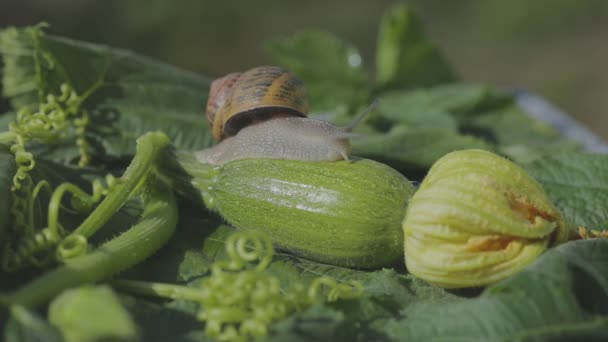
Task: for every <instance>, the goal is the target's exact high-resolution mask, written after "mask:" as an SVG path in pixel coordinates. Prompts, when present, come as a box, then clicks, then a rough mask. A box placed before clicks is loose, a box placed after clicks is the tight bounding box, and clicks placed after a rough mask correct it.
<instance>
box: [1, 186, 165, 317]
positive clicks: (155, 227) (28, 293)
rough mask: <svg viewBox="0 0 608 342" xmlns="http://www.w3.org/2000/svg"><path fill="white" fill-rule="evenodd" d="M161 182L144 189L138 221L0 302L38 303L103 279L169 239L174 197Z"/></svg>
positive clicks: (31, 304)
mask: <svg viewBox="0 0 608 342" xmlns="http://www.w3.org/2000/svg"><path fill="white" fill-rule="evenodd" d="M152 181H154V180H152ZM162 184H163V183H158V182H157V183H150V187H148V188H147V191H146V198H145V207H144V213H143V216H142V218H141V221H140V222H139V223H137V224H136V225H134V226H133V227H131V228H130V229H129V230H127V231H125V232H124V233H122V234H121V235H119V236H118V237H116V238H114V239H112V240H110V241H109V242H107V243H105V244H103V245H102V246H101V247H99V248H98V249H96V250H94V251H92V252H90V253H89V254H86V255H84V256H81V257H77V258H74V259H68V260H67V261H66V263H65V265H63V266H60V267H59V268H57V269H54V270H52V271H50V272H48V273H46V274H44V275H42V276H41V277H39V278H37V279H35V280H34V281H32V282H30V283H29V284H27V285H25V286H23V287H21V288H20V289H18V290H16V291H15V292H13V293H11V294H8V295H6V296H3V297H0V304H3V305H11V304H20V305H25V306H37V305H41V304H44V303H46V302H47V301H49V300H50V299H51V298H53V297H54V296H56V295H57V294H59V293H60V292H61V291H63V290H64V289H66V288H70V287H75V286H78V285H82V284H87V283H93V282H98V281H101V280H104V279H107V278H108V277H110V276H111V275H113V274H116V273H117V272H120V271H122V270H124V269H127V268H129V267H131V266H133V265H135V264H137V263H139V262H141V261H142V260H144V259H146V258H147V257H149V256H150V255H152V254H153V253H154V252H155V251H156V250H158V249H159V248H160V247H161V246H162V245H163V244H165V242H167V241H168V240H169V238H170V237H171V236H172V235H173V232H174V231H175V226H176V224H177V204H176V200H175V197H174V195H173V192H172V191H171V189H168V188H167V187H164V186H160V185H162Z"/></svg>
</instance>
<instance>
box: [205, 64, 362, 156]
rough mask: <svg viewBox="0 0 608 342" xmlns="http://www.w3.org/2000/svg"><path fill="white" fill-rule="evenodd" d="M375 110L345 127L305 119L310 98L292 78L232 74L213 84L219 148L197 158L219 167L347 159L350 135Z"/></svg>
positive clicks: (261, 70) (269, 70)
mask: <svg viewBox="0 0 608 342" xmlns="http://www.w3.org/2000/svg"><path fill="white" fill-rule="evenodd" d="M373 107H374V105H372V106H370V108H368V110H366V111H365V112H363V113H361V114H360V115H358V116H357V117H356V118H355V119H354V120H353V122H352V123H351V124H349V125H348V126H346V127H338V126H335V125H334V124H332V123H330V122H328V121H323V120H317V119H312V118H307V117H306V114H307V112H308V96H307V93H306V90H305V88H304V86H303V83H302V81H300V80H299V79H298V78H297V77H296V76H295V75H294V74H292V73H290V72H288V71H286V70H284V69H282V68H279V67H272V66H262V67H257V68H253V69H250V70H248V71H246V72H243V73H232V74H228V75H226V76H224V77H222V78H219V79H217V80H215V81H214V82H213V83H212V84H211V90H210V93H209V100H208V102H207V120H208V121H209V124H210V125H211V127H212V131H213V136H214V138H215V139H216V140H219V143H218V144H217V145H215V146H213V147H211V148H208V149H205V150H202V151H199V152H197V153H196V158H197V159H198V160H199V161H200V162H203V163H208V164H215V165H222V164H224V163H227V162H230V161H233V160H238V159H246V158H270V159H290V160H303V161H314V162H320V161H336V160H342V159H345V160H348V159H349V156H350V154H351V145H350V141H349V137H350V136H351V134H350V132H351V131H352V129H353V128H354V127H355V126H356V125H357V123H358V122H359V121H361V119H362V118H363V117H365V115H367V114H368V113H369V112H370V111H371V109H373Z"/></svg>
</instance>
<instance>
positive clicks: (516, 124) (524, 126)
mask: <svg viewBox="0 0 608 342" xmlns="http://www.w3.org/2000/svg"><path fill="white" fill-rule="evenodd" d="M461 130H462V131H464V132H466V133H469V134H474V135H477V136H481V137H484V139H486V140H487V141H489V142H492V143H494V144H496V145H497V146H498V150H499V151H500V152H501V153H502V154H504V155H506V156H508V157H511V158H513V159H514V160H515V161H517V162H519V163H526V162H530V161H532V160H534V159H536V158H539V157H541V156H543V155H546V154H552V153H556V152H562V151H577V150H580V145H579V144H577V143H575V142H573V141H571V140H568V139H567V138H564V137H563V136H561V135H560V134H559V133H558V132H557V131H556V130H555V129H553V128H552V127H550V126H549V125H548V124H546V123H543V122H540V121H537V120H535V119H533V118H531V117H530V116H528V115H527V114H526V113H524V112H523V111H522V110H521V109H519V108H518V107H517V106H515V105H509V106H505V107H503V108H500V109H497V110H493V111H489V112H485V113H481V114H479V115H478V116H476V117H474V118H471V120H469V121H467V122H466V123H463V124H461Z"/></svg>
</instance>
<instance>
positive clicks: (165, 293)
mask: <svg viewBox="0 0 608 342" xmlns="http://www.w3.org/2000/svg"><path fill="white" fill-rule="evenodd" d="M226 252H227V254H228V258H229V260H223V261H216V262H215V263H214V265H213V266H212V268H211V275H210V276H209V277H206V278H204V279H203V280H202V282H201V284H200V287H199V288H198V289H197V288H191V287H185V286H178V285H172V284H162V283H150V282H143V281H129V280H118V281H114V282H113V283H112V284H113V285H114V286H115V287H117V288H119V289H121V290H124V291H128V292H132V293H137V294H144V295H152V296H159V297H165V298H172V299H186V300H192V301H196V302H199V303H200V304H201V306H200V311H199V314H198V316H197V317H198V318H199V319H200V320H201V321H204V322H205V333H206V334H207V335H209V336H212V337H214V338H216V339H218V340H220V341H241V340H242V341H246V340H249V339H251V338H252V337H257V336H264V335H266V334H267V333H268V326H269V325H270V324H271V323H272V322H274V321H277V320H279V319H281V318H284V317H286V316H287V315H288V314H289V313H291V312H293V311H298V310H302V309H304V308H306V307H308V306H310V305H312V304H313V303H316V302H319V301H325V300H326V301H336V300H338V299H347V298H356V297H359V296H361V294H362V292H363V285H362V284H361V283H359V282H356V281H351V282H348V283H340V282H338V281H336V280H335V279H332V278H330V277H327V276H323V277H319V278H316V279H314V280H313V282H312V283H311V285H310V287H308V289H306V288H305V287H304V286H302V285H299V284H298V285H295V286H293V287H292V288H289V289H281V286H280V285H281V284H280V281H279V279H278V278H277V277H275V276H273V275H271V274H269V273H268V272H265V271H266V269H267V267H268V266H269V265H270V262H271V261H272V256H273V254H274V251H273V248H272V243H271V241H270V239H268V238H267V237H265V236H262V235H260V234H257V233H253V232H238V233H235V234H233V235H231V236H230V237H229V238H228V239H227V240H226ZM253 262H257V265H255V267H253V268H251V267H248V266H250V263H253ZM324 293H327V296H326V297H325V296H323V294H324Z"/></svg>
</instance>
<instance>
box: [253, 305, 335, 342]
mask: <svg viewBox="0 0 608 342" xmlns="http://www.w3.org/2000/svg"><path fill="white" fill-rule="evenodd" d="M343 321H344V315H343V314H342V313H341V312H339V311H336V310H334V309H331V308H329V307H327V306H325V305H321V304H317V305H313V306H311V307H310V308H308V309H306V310H304V311H302V312H298V313H295V314H294V315H292V316H290V317H289V318H286V319H284V320H282V321H280V322H278V323H276V324H274V325H273V326H272V327H271V328H270V333H269V335H268V337H266V338H262V339H260V341H277V342H278V341H300V342H304V341H311V342H312V341H331V340H334V336H335V333H336V329H337V328H338V327H339V325H340V323H342V322H343Z"/></svg>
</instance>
